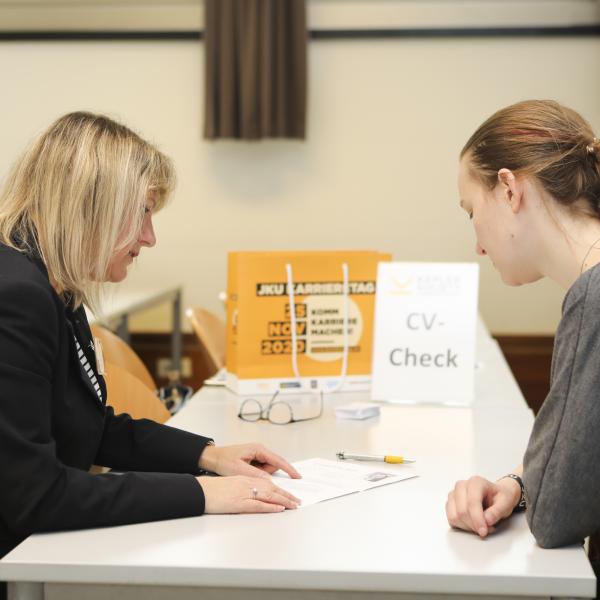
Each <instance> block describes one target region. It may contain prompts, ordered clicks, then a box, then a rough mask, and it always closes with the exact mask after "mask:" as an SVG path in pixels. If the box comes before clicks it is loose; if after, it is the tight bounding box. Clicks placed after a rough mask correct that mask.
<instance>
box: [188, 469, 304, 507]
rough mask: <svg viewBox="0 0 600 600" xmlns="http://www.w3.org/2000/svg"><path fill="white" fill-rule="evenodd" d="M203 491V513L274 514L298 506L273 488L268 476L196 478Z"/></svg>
mask: <svg viewBox="0 0 600 600" xmlns="http://www.w3.org/2000/svg"><path fill="white" fill-rule="evenodd" d="M197 480H198V483H199V484H200V485H201V486H202V489H203V491H204V512H205V513H213V514H217V513H218V514H225V513H227V514H231V513H274V512H281V511H283V510H285V509H286V508H288V509H294V508H298V505H299V504H300V500H299V499H298V498H296V497H295V496H293V495H292V494H290V493H289V492H286V491H285V490H282V489H281V488H280V487H277V486H276V485H275V484H274V483H273V482H272V480H271V478H270V477H245V476H242V475H235V476H232V477H210V476H207V477H197Z"/></svg>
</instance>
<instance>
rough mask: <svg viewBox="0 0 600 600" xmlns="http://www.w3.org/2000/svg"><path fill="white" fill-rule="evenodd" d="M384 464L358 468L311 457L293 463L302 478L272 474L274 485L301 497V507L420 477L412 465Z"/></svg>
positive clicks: (281, 473)
mask: <svg viewBox="0 0 600 600" xmlns="http://www.w3.org/2000/svg"><path fill="white" fill-rule="evenodd" d="M384 464H385V463H375V462H371V463H368V465H362V464H361V465H357V464H355V463H350V462H346V461H336V460H327V459H325V458H310V459H308V460H301V461H299V462H295V463H293V465H294V467H295V468H296V469H297V470H298V472H299V473H300V474H301V475H302V479H291V478H290V477H289V476H288V475H287V474H286V473H284V472H283V471H277V473H275V474H274V475H273V483H274V484H275V485H278V486H279V487H280V488H283V489H284V490H287V491H288V492H290V493H291V494H294V496H296V497H297V498H300V500H302V504H301V505H300V506H310V505H311V504H316V503H317V502H323V501H324V500H330V499H331V498H338V497H339V496H346V495H347V494H353V493H355V492H362V491H364V490H370V489H371V488H375V487H380V486H382V485H388V484H390V483H397V482H398V481H404V480H405V479H411V478H412V477H417V473H416V471H415V468H414V466H412V465H398V466H397V467H395V468H394V469H392V468H389V467H387V465H386V466H384Z"/></svg>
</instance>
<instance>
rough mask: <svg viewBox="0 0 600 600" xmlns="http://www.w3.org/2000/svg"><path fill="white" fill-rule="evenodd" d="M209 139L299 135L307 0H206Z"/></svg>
mask: <svg viewBox="0 0 600 600" xmlns="http://www.w3.org/2000/svg"><path fill="white" fill-rule="evenodd" d="M204 31H205V38H204V39H205V52H206V92H205V93H206V107H205V124H204V135H205V137H206V138H208V139H217V138H237V139H244V140H256V139H260V138H268V137H286V138H304V136H305V125H306V46H307V43H306V42H307V32H306V6H305V0H205V29H204Z"/></svg>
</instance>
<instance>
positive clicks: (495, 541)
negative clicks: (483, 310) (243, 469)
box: [0, 339, 596, 597]
mask: <svg viewBox="0 0 600 600" xmlns="http://www.w3.org/2000/svg"><path fill="white" fill-rule="evenodd" d="M487 342H489V343H486V344H484V347H482V346H481V344H480V356H481V359H482V362H483V366H482V368H480V369H478V371H477V390H478V392H477V394H478V398H477V401H476V402H475V404H474V406H473V407H472V408H456V407H436V406H402V405H383V406H382V409H381V415H380V417H377V418H374V419H368V420H365V421H336V419H335V416H334V413H333V406H334V405H335V404H338V403H344V402H347V401H349V400H356V399H358V398H360V395H359V394H356V393H354V394H336V395H331V396H329V397H326V400H325V411H324V414H323V416H322V417H321V418H320V419H318V420H316V421H312V422H306V423H294V424H290V425H286V426H276V425H271V424H269V423H266V422H260V423H246V422H242V421H241V420H239V419H238V418H237V409H238V405H239V399H238V398H237V397H236V396H234V395H233V394H231V393H230V392H228V391H226V390H224V389H222V388H216V389H214V388H213V389H203V390H202V391H201V392H199V393H198V394H196V395H195V396H194V398H193V399H192V400H191V401H190V402H189V403H188V404H187V406H186V407H185V408H184V409H183V410H182V411H180V413H179V414H178V415H176V416H175V417H174V418H173V419H172V420H171V421H170V424H172V425H174V426H178V427H182V428H185V429H188V430H191V431H194V432H198V433H205V434H210V435H211V436H214V438H215V440H216V442H217V443H218V444H229V443H239V442H244V441H250V440H260V441H262V442H263V443H265V444H266V445H268V446H270V447H271V448H273V449H274V450H275V451H277V452H280V453H281V454H283V455H284V456H286V458H288V459H290V460H298V459H302V458H309V457H315V456H320V457H325V458H334V456H335V452H336V451H338V450H342V449H345V450H355V451H363V452H380V453H389V452H399V453H405V454H407V455H410V456H412V455H414V456H415V457H416V458H417V459H418V462H417V464H416V466H415V470H416V471H417V472H418V474H419V477H418V478H416V479H412V480H408V481H404V482H400V483H397V484H393V485H389V486H384V487H382V488H378V489H375V490H371V491H368V492H363V493H359V494H354V495H351V496H346V497H344V498H340V499H336V500H331V501H329V502H324V503H321V504H317V505H314V506H309V507H306V508H301V509H299V510H297V511H286V512H285V513H281V514H275V515H204V516H202V517H197V518H189V519H179V520H172V521H163V522H155V523H146V524H140V525H130V526H124V527H114V528H106V529H97V530H87V531H75V532H67V533H59V534H45V535H35V536H32V537H30V538H29V539H28V540H26V541H25V542H23V543H22V544H21V545H20V546H19V547H18V548H16V549H15V550H13V551H12V552H11V553H10V554H9V555H7V556H6V557H5V558H4V559H3V560H2V561H0V579H5V580H9V581H38V582H39V581H44V582H70V583H103V584H136V585H159V586H160V585H164V586H200V587H212V588H218V589H221V588H229V589H231V588H260V589H263V590H273V589H280V590H281V589H288V590H298V589H300V590H335V591H340V592H341V591H347V590H358V591H360V590H365V591H370V592H375V591H381V592H385V591H387V592H400V593H411V592H418V593H422V594H454V595H456V596H459V597H464V596H465V595H466V594H477V595H512V596H519V597H525V596H546V597H550V596H552V597H560V596H563V597H593V596H594V593H595V585H596V580H595V578H594V575H593V573H592V570H591V568H590V566H589V563H588V561H587V559H586V557H585V554H584V551H583V549H582V548H581V547H571V548H563V549H559V550H542V549H541V548H539V547H538V546H537V545H536V543H535V541H534V539H533V537H532V535H531V533H530V532H529V530H528V528H527V524H526V522H525V518H524V516H523V515H518V516H515V517H513V518H512V519H510V520H509V521H508V522H506V523H504V524H503V525H501V527H500V528H499V531H498V533H496V534H495V535H493V536H491V537H490V538H489V539H487V540H484V541H482V540H480V539H478V538H477V537H476V536H474V535H471V534H467V533H463V532H459V531H453V530H451V529H450V528H449V527H448V525H447V522H446V518H445V514H444V504H445V500H446V495H447V493H448V491H449V490H450V489H451V487H452V486H453V484H454V482H455V481H456V480H457V479H459V478H465V477H468V476H469V475H471V474H473V473H480V474H482V475H487V476H489V477H491V478H496V477H498V476H500V475H502V474H505V473H506V472H509V471H510V470H511V469H512V468H513V467H514V466H515V465H517V464H519V462H520V461H521V459H522V455H523V451H524V449H525V446H526V443H527V438H528V435H529V432H530V429H531V425H532V422H533V416H532V414H531V412H530V411H529V410H528V409H527V408H526V407H525V406H524V404H523V402H522V398H521V397H520V393H519V394H518V395H516V394H517V392H518V389H517V390H515V388H514V387H513V384H514V380H513V379H512V376H511V377H510V378H508V377H507V375H506V372H504V370H503V369H504V367H503V365H504V366H505V363H504V360H503V359H502V357H501V356H500V355H499V351H498V349H497V346H496V345H495V344H494V343H493V341H492V340H490V339H488V340H487ZM395 468H396V469H399V470H404V469H411V468H412V467H410V466H404V465H398V466H396V467H395Z"/></svg>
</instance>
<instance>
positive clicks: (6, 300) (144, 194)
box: [0, 113, 299, 556]
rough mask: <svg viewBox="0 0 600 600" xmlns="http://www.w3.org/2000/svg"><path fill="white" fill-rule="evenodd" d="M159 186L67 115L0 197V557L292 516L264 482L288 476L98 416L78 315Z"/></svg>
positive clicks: (127, 246) (124, 140) (148, 169)
mask: <svg viewBox="0 0 600 600" xmlns="http://www.w3.org/2000/svg"><path fill="white" fill-rule="evenodd" d="M173 184H174V173H173V168H172V166H171V162H170V160H169V159H168V158H167V157H165V156H164V155H163V154H162V153H161V152H159V151H158V150H157V149H156V148H155V147H153V146H152V145H151V144H149V143H148V142H146V141H144V140H143V139H141V138H140V137H139V136H138V135H136V134H135V133H133V132H132V131H131V130H129V129H127V128H126V127H124V126H123V125H120V124H118V123H116V122H115V121H112V120H111V119H108V118H107V117H103V116H100V115H93V114H89V113H72V114H68V115H66V116H64V117H62V118H60V119H58V121H56V122H55V123H54V124H52V125H51V126H50V128H49V129H48V130H47V131H46V132H44V133H43V134H42V135H41V136H40V137H39V138H38V139H37V140H35V142H34V143H33V144H32V146H31V147H30V148H29V150H28V151H27V152H26V153H25V155H24V156H23V157H22V158H21V160H20V161H19V162H18V163H17V164H16V166H15V167H14V169H13V170H12V172H11V173H10V175H9V177H8V179H7V181H6V183H5V185H4V187H3V189H2V191H1V192H0V490H1V492H0V556H2V555H4V554H5V553H6V552H8V551H9V550H10V549H11V548H13V547H14V546H15V545H16V544H17V543H18V542H19V541H20V540H22V539H23V538H24V537H26V536H28V535H29V534H31V533H35V532H39V531H53V530H58V529H70V528H85V527H100V526H106V525H118V524H125V523H135V522H140V521H149V520H157V519H169V518H176V517H185V516H193V515H200V514H202V513H203V512H211V513H224V512H279V511H281V510H284V509H286V508H295V507H296V506H297V502H298V501H297V499H296V498H294V497H293V496H291V495H290V494H288V493H287V492H285V491H284V490H282V489H280V488H278V487H276V486H275V485H274V484H273V483H272V481H271V478H270V477H269V475H270V474H271V473H272V472H273V471H275V470H277V469H278V468H281V469H283V470H284V471H286V472H287V473H288V474H289V475H290V476H292V477H299V474H298V473H297V472H296V471H295V469H293V467H292V466H291V465H289V464H288V463H287V462H286V461H285V460H284V459H282V458H281V457H279V456H277V455H276V454H274V453H273V452H271V451H270V450H268V449H267V448H265V447H263V446H261V445H260V444H244V445H241V446H229V447H223V448H220V447H217V446H215V445H214V444H213V442H212V440H210V439H209V438H206V437H202V436H198V435H193V434H191V433H188V432H185V431H180V430H177V429H175V428H171V427H167V426H163V425H158V424H156V423H154V422H151V421H147V420H137V421H136V420H133V419H131V418H130V417H129V416H128V415H125V414H121V415H115V414H114V412H113V410H112V408H110V407H109V406H107V405H106V386H105V385H104V381H103V378H102V375H101V373H99V372H98V370H97V369H96V356H95V349H94V343H93V340H92V336H91V333H90V329H89V327H88V323H87V319H86V315H85V311H84V309H83V303H85V304H87V305H88V306H90V307H92V308H97V307H98V305H99V296H100V292H101V289H102V286H103V284H104V282H106V281H112V282H117V281H121V280H122V279H124V278H125V277H126V275H127V268H128V267H129V265H130V264H131V263H132V261H133V260H134V259H135V258H136V257H137V256H138V254H139V253H140V251H141V249H142V248H150V247H152V246H154V244H155V242H156V238H155V235H154V229H153V226H152V216H153V214H154V213H155V212H156V211H157V210H159V209H161V208H162V207H163V205H164V204H165V203H166V201H167V198H168V196H169V193H170V192H171V190H172V188H173ZM92 464H99V465H103V466H107V467H113V468H115V469H117V470H118V471H122V472H123V474H121V475H114V474H110V473H106V474H103V475H93V474H91V473H90V472H89V468H90V466H91V465H92ZM203 470H206V471H212V472H215V473H218V474H220V475H225V477H207V476H202V475H201V473H202V471H203Z"/></svg>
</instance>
